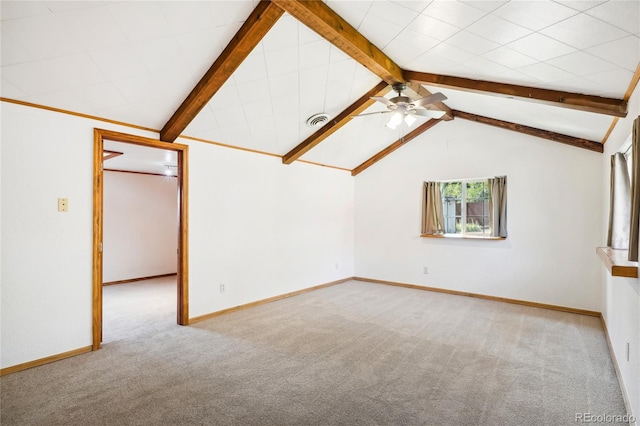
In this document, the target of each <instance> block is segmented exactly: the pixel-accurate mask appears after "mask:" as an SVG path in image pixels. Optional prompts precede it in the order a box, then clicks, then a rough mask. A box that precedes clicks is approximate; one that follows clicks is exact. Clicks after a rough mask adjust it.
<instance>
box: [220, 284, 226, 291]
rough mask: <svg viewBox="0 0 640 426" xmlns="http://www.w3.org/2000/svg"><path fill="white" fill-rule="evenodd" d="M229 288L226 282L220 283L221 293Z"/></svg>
mask: <svg viewBox="0 0 640 426" xmlns="http://www.w3.org/2000/svg"><path fill="white" fill-rule="evenodd" d="M225 291H227V289H226V288H225V286H224V283H220V293H224V292H225Z"/></svg>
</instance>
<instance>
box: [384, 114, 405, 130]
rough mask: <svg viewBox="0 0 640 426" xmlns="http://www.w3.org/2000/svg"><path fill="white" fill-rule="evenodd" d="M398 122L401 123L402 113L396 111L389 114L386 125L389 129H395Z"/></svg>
mask: <svg viewBox="0 0 640 426" xmlns="http://www.w3.org/2000/svg"><path fill="white" fill-rule="evenodd" d="M400 123H402V113H401V112H400V111H396V112H394V113H393V114H391V118H390V119H389V122H387V124H386V126H387V127H388V128H390V129H391V130H395V129H396V127H398V124H400Z"/></svg>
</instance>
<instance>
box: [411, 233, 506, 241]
mask: <svg viewBox="0 0 640 426" xmlns="http://www.w3.org/2000/svg"><path fill="white" fill-rule="evenodd" d="M420 238H451V239H454V240H494V241H495V240H506V239H507V237H481V236H479V235H460V234H435V235H434V234H420Z"/></svg>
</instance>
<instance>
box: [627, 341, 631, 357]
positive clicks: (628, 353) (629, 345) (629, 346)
mask: <svg viewBox="0 0 640 426" xmlns="http://www.w3.org/2000/svg"><path fill="white" fill-rule="evenodd" d="M630 355H631V344H630V343H629V342H627V362H629V358H630Z"/></svg>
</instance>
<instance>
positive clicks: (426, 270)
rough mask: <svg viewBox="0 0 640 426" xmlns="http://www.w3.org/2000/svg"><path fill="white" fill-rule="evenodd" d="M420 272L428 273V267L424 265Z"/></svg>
mask: <svg viewBox="0 0 640 426" xmlns="http://www.w3.org/2000/svg"><path fill="white" fill-rule="evenodd" d="M422 273H423V274H425V275H427V274H428V273H429V268H427V267H426V266H425V267H424V269H423V270H422Z"/></svg>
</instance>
